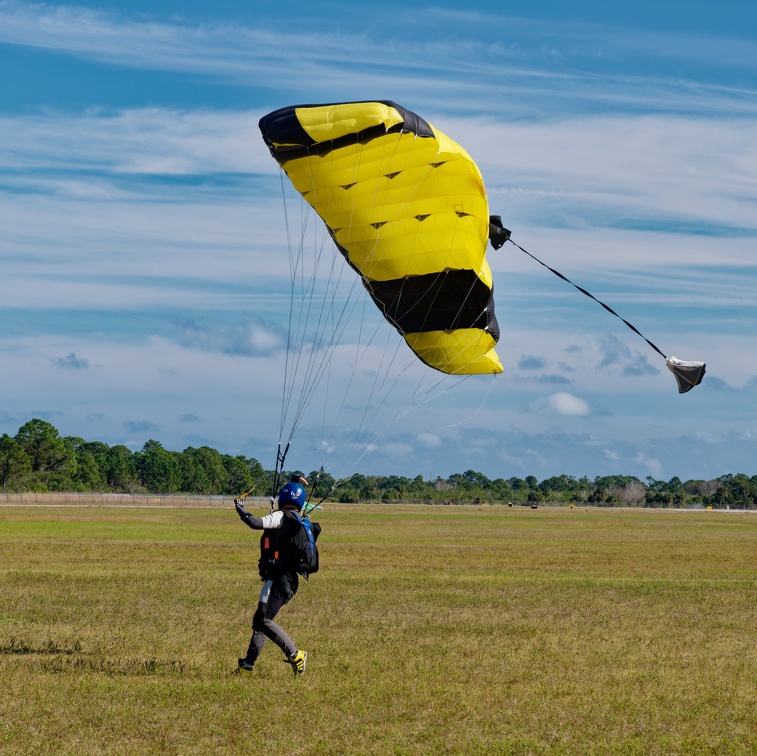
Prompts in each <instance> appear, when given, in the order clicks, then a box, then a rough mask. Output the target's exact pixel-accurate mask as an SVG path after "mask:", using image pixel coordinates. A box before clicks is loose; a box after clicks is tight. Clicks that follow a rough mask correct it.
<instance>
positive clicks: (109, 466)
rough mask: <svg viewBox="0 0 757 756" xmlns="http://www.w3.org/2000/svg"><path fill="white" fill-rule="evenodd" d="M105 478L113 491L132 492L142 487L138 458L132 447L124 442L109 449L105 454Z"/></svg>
mask: <svg viewBox="0 0 757 756" xmlns="http://www.w3.org/2000/svg"><path fill="white" fill-rule="evenodd" d="M105 478H106V480H107V483H108V486H109V488H110V489H111V490H113V491H123V492H126V493H131V492H133V491H135V490H136V489H138V488H139V487H140V486H139V477H138V475H137V465H136V460H135V459H134V454H133V453H132V451H131V449H129V448H128V447H127V446H123V445H122V444H117V445H116V446H111V447H110V449H108V452H107V454H106V456H105Z"/></svg>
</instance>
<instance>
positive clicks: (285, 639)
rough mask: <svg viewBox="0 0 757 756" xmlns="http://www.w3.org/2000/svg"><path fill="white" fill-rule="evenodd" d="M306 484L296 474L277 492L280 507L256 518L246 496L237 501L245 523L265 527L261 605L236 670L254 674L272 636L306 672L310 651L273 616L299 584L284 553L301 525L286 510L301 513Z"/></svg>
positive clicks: (295, 666)
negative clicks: (250, 509) (299, 644)
mask: <svg viewBox="0 0 757 756" xmlns="http://www.w3.org/2000/svg"><path fill="white" fill-rule="evenodd" d="M303 485H307V481H306V480H305V479H304V478H300V477H299V476H293V477H292V480H291V481H290V482H289V483H287V484H286V485H285V486H284V487H283V488H282V489H281V491H279V495H278V509H277V510H276V511H274V512H271V514H268V515H266V516H265V517H255V516H254V515H251V514H250V513H249V512H247V510H246V509H245V508H244V499H243V498H239V499H235V500H234V506H235V507H236V510H237V514H238V515H239V517H240V518H241V520H242V522H244V523H245V524H246V525H248V526H249V527H251V528H252V529H253V530H262V531H263V535H262V537H261V539H260V561H259V562H258V568H259V572H260V577H261V579H262V580H263V588H262V589H261V591H260V597H259V599H258V607H257V610H256V611H255V614H254V615H253V617H252V631H253V632H252V638H251V639H250V645H249V647H248V648H247V653H246V654H245V656H244V657H243V658H241V659H239V666H238V668H237V672H239V673H251V672H252V670H253V667H254V665H255V661H256V660H257V658H258V656H260V652H261V651H262V650H263V645H264V644H265V640H266V638H270V639H271V640H272V641H273V642H274V643H275V644H276V645H277V646H278V647H279V648H280V649H281V650H282V651H283V652H284V654H286V658H285V659H284V661H285V662H287V663H289V664H291V665H292V670H293V671H294V675H295V677H297V676H298V675H302V674H304V672H305V665H306V664H307V660H308V652H307V651H304V650H302V649H298V648H297V646H296V645H295V644H294V642H293V641H292V639H291V638H290V637H289V635H288V634H287V632H286V631H285V630H284V629H283V628H282V627H280V626H279V625H277V624H276V623H275V622H274V621H273V619H274V617H275V616H276V615H277V614H278V612H279V610H280V609H281V607H282V606H284V604H286V603H288V602H289V601H290V600H291V599H292V597H293V596H294V594H295V593H297V588H298V586H299V578H298V575H297V572H296V571H295V570H294V569H292V567H291V566H290V565H288V564H287V559H286V555H285V554H284V553H283V552H284V550H285V549H286V544H288V543H289V542H290V541H291V537H292V535H293V532H294V531H296V530H297V529H299V528H300V527H301V526H300V525H299V523H298V522H297V519H296V518H295V517H292V516H291V515H290V516H287V514H286V513H287V512H297V513H299V512H301V511H302V508H303V506H305V501H306V499H307V495H306V493H305V489H304V488H303Z"/></svg>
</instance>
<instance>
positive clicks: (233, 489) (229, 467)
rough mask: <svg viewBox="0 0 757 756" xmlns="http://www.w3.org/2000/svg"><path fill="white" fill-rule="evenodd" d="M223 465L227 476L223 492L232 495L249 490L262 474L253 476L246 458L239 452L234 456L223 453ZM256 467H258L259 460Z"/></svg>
mask: <svg viewBox="0 0 757 756" xmlns="http://www.w3.org/2000/svg"><path fill="white" fill-rule="evenodd" d="M255 462H257V460H255ZM223 466H224V469H225V470H226V475H227V476H228V478H227V482H226V489H225V490H224V491H223V493H227V494H232V495H236V494H241V493H245V492H246V491H249V490H250V489H251V488H252V487H253V486H254V485H255V484H256V483H257V482H258V481H259V480H260V478H261V477H262V475H260V474H259V475H258V477H257V478H255V477H253V474H252V470H251V468H250V465H249V463H248V460H247V459H246V458H245V457H244V456H243V455H241V454H240V455H238V456H236V457H232V456H230V455H228V454H224V456H223ZM258 467H260V463H259V462H258ZM262 469H263V468H262V467H261V468H260V471H261V473H262ZM256 493H257V492H256ZM263 493H264V494H265V493H267V491H266V492H263Z"/></svg>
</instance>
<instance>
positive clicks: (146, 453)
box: [135, 439, 181, 493]
mask: <svg viewBox="0 0 757 756" xmlns="http://www.w3.org/2000/svg"><path fill="white" fill-rule="evenodd" d="M135 457H136V460H135V462H136V465H137V473H138V474H139V479H140V481H141V482H142V484H143V485H144V487H145V488H146V489H147V490H148V491H150V492H152V493H173V492H174V491H178V490H179V489H180V487H181V470H180V469H179V463H178V462H177V461H176V457H175V456H174V455H173V454H171V452H169V451H166V450H165V449H164V448H163V446H162V445H161V443H160V442H159V441H154V440H153V439H150V440H149V441H147V442H146V443H145V445H144V446H143V447H142V452H141V453H140V454H136V455H135Z"/></svg>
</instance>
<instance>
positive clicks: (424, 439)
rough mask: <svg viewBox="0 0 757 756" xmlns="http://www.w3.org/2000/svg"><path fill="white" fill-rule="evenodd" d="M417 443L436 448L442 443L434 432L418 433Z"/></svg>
mask: <svg viewBox="0 0 757 756" xmlns="http://www.w3.org/2000/svg"><path fill="white" fill-rule="evenodd" d="M418 443H420V444H421V445H422V446H425V447H427V448H428V449H438V448H439V447H440V446H441V445H442V439H441V437H440V436H439V435H438V434H436V433H419V434H418Z"/></svg>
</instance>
